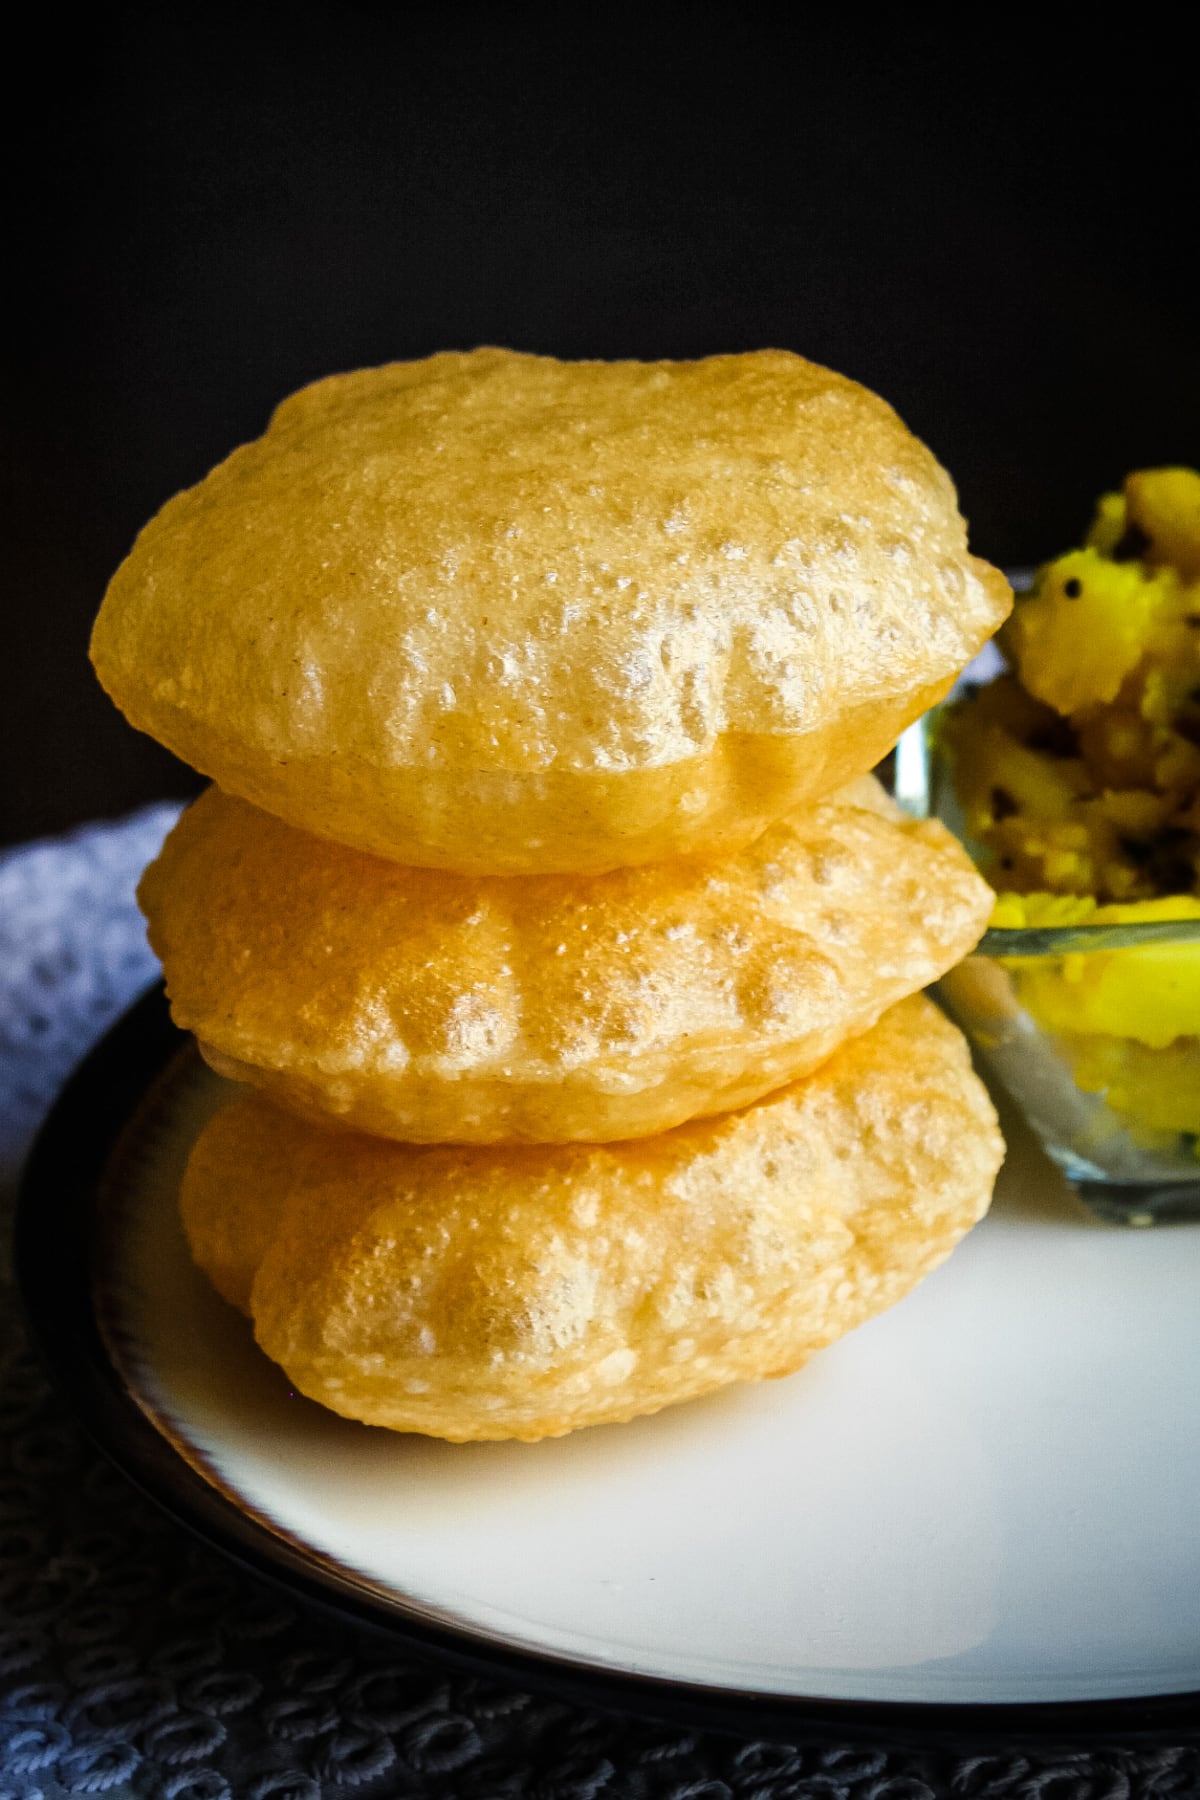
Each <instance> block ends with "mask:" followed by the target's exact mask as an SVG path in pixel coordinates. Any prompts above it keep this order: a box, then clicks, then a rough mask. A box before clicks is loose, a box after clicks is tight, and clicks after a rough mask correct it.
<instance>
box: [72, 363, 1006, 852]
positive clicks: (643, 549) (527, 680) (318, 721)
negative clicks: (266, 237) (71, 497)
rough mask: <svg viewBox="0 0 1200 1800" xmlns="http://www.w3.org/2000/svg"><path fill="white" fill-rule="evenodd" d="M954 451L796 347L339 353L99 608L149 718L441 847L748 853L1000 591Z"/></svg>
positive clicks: (989, 626)
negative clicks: (575, 357) (679, 355)
mask: <svg viewBox="0 0 1200 1800" xmlns="http://www.w3.org/2000/svg"><path fill="white" fill-rule="evenodd" d="M1010 604H1011V595H1010V594H1009V591H1008V588H1007V585H1006V584H1005V582H1004V581H1003V579H1002V578H1001V577H1000V576H999V575H998V574H997V573H996V571H995V570H993V569H990V568H989V567H988V566H987V564H985V563H981V562H979V561H978V560H976V559H975V558H973V557H971V556H969V555H968V554H967V550H966V538H965V529H964V526H963V523H962V520H961V519H960V517H959V514H958V512H957V508H956V504H955V496H954V490H953V488H952V486H951V483H950V480H949V478H948V477H947V476H946V474H945V473H944V471H943V470H942V469H941V468H940V467H939V466H938V464H937V463H936V462H935V461H934V459H933V457H932V456H931V455H930V454H929V452H928V451H927V450H926V449H925V448H924V446H923V445H921V444H920V443H919V442H918V441H917V440H916V439H915V438H914V437H912V436H911V434H910V433H909V432H908V431H907V430H906V429H905V428H904V426H903V425H902V424H901V423H900V421H899V420H898V419H897V418H896V416H895V414H894V413H893V412H892V411H891V409H890V408H889V407H888V406H886V405H885V404H884V402H883V401H881V400H879V399H877V398H876V397H875V396H874V395H873V394H870V393H868V392H867V391H866V390H865V389H863V388H861V387H858V386H857V385H856V384H855V383H853V382H850V381H847V380H845V379H844V378H843V377H841V376H838V375H835V374H832V373H830V372H829V371H828V370H825V369H821V368H818V367H816V366H815V365H813V364H811V363H808V362H805V361H804V360H803V359H802V358H800V357H797V356H793V355H791V354H790V353H787V352H783V351H763V352H758V353H754V354H749V355H743V356H724V357H713V358H710V359H708V360H706V361H702V362H695V363H648V364H643V363H599V362H592V363H570V364H567V363H560V362H557V361H555V360H553V359H552V358H544V357H534V356H525V355H517V354H514V353H511V352H508V351H502V350H482V351H475V352H472V353H467V354H447V355H441V356H435V357H432V358H430V359H428V360H427V361H425V362H418V363H395V364H391V365H389V366H387V367H384V368H382V369H370V370H363V371H361V372H359V373H357V374H352V375H344V376H335V377H333V378H331V379H329V380H327V381H322V382H318V383H317V384H316V385H315V386H313V387H310V388H307V389H304V390H303V391H302V392H300V393H299V394H297V395H295V396H293V397H292V398H291V399H290V400H287V401H285V402H284V404H283V405H282V406H281V407H280V408H279V410H278V412H277V413H276V415H275V417H274V419H273V420H272V422H271V426H270V429H269V430H268V432H267V433H266V435H265V436H264V437H263V438H261V439H259V440H258V441H257V442H255V443H252V444H248V445H245V446H244V447H243V448H241V449H239V450H237V451H235V452H234V454H233V455H232V456H231V457H229V459H228V460H227V461H226V462H224V463H222V464H221V465H220V466H219V467H218V468H217V469H215V470H213V472H212V473H211V474H210V475H209V476H208V477H207V479H206V480H204V481H203V482H201V483H200V484H199V486H198V487H195V488H193V489H191V490H189V491H188V492H186V493H183V494H180V495H178V496H177V497H176V498H175V499H173V500H172V501H170V502H169V503H168V504H167V506H166V507H164V509H163V510H162V512H161V513H160V514H159V515H158V517H157V518H155V519H154V520H152V521H151V523H150V524H149V525H148V526H147V527H146V529H145V530H144V531H143V532H142V534H141V536H140V537H139V539H138V541H137V544H136V545H135V547H134V549H133V552H132V553H131V555H130V556H129V558H128V559H127V560H126V562H125V563H124V564H123V565H122V567H121V568H120V569H119V570H118V572H117V575H116V576H115V577H114V580H113V583H112V586H111V588H110V590H109V593H108V596H107V598H106V600H105V603H104V606H103V608H102V610H101V613H100V617H99V619H98V621H97V624H96V629H95V634H94V637H93V643H92V655H93V659H94V661H95V664H96V668H97V671H98V673H99V675H100V679H101V681H102V682H103V683H104V685H105V687H106V688H107V689H108V691H109V693H110V694H111V695H112V697H113V698H114V700H115V701H116V702H117V704H118V705H119V706H120V707H122V709H123V710H124V711H125V712H126V714H127V715H128V717H129V718H130V719H131V720H132V722H133V723H134V724H136V725H138V726H140V727H141V728H142V729H143V730H145V731H148V732H150V733H151V734H152V735H154V736H155V737H157V738H159V739H161V741H162V742H163V743H165V744H167V745H168V746H169V747H170V748H171V749H172V750H174V751H176V752H177V753H178V754H179V755H181V756H183V757H184V758H185V759H186V760H187V761H189V762H191V763H193V764H195V765H196V767H198V768H200V769H202V770H204V771H205V772H206V773H208V774H209V775H211V776H213V777H215V779H216V780H217V781H218V782H220V784H221V785H222V786H223V787H225V788H226V789H228V790H229V791H230V792H233V793H236V794H240V795H241V796H243V797H244V798H246V799H248V800H251V801H254V802H255V803H257V804H258V805H260V806H263V807H265V808H266V809H267V810H268V811H271V812H274V813H277V814H278V815H279V816H280V817H282V818H285V819H288V820H290V821H291V822H292V823H293V824H296V825H300V826H303V827H306V828H307V829H309V830H311V831H314V832H317V833H320V834H321V835H324V836H326V837H330V838H333V839H335V840H337V841H339V842H344V843H347V844H351V845H355V846H357V847H359V848H361V849H365V850H370V851H374V852H376V853H377V854H380V855H383V856H389V857H392V858H393V859H395V860H397V861H400V862H406V863H412V864H420V865H425V866H433V867H445V868H451V869H463V870H468V871H471V870H475V871H480V872H486V873H500V874H503V873H517V872H522V871H535V872H536V871H539V870H543V871H568V872H569V871H580V870H589V869H590V870H596V869H604V868H612V867H618V866H625V865H628V864H633V863H640V862H648V861H654V860H659V859H661V858H664V857H668V856H671V855H676V854H680V853H691V852H695V851H702V850H711V851H726V850H729V849H732V848H734V847H736V846H738V845H740V844H742V843H746V842H749V841H750V839H751V838H752V837H753V836H754V835H756V833H757V832H759V831H760V830H761V829H762V828H763V827H764V826H765V825H766V824H767V823H769V822H770V820H771V819H773V818H777V817H779V816H781V815H782V814H783V813H784V812H786V811H788V810H789V809H790V808H791V807H793V806H795V805H796V804H798V803H799V802H800V801H801V800H803V799H805V798H806V797H811V796H816V795H819V794H821V793H825V792H828V791H830V790H831V789H832V788H834V787H836V786H838V785H840V784H841V783H842V782H844V781H846V780H848V779H850V778H851V777H853V776H854V775H856V774H859V773H861V772H863V771H864V770H865V769H867V768H869V767H870V766H871V765H872V763H873V762H875V761H876V760H878V757H879V756H880V755H882V753H883V752H884V750H885V749H886V748H887V747H888V746H889V745H890V744H891V743H892V742H893V741H894V740H895V738H896V736H897V735H898V733H899V731H900V730H901V729H902V728H903V727H904V726H905V725H906V724H907V723H908V722H909V721H910V720H911V719H912V718H914V717H915V716H916V715H917V714H918V713H919V712H920V711H921V710H923V708H924V707H925V706H926V705H928V704H929V703H930V702H931V701H932V700H933V699H935V698H937V697H938V696H939V695H940V694H941V693H942V692H943V691H944V690H945V688H946V687H947V686H948V685H949V683H950V681H951V680H952V678H953V676H954V675H955V673H956V672H957V671H958V670H959V669H960V668H961V667H962V665H963V664H964V663H965V662H966V661H967V660H968V659H969V658H970V657H971V656H972V655H973V654H974V652H975V651H976V650H977V649H978V648H979V647H980V645H981V644H982V643H983V642H984V640H985V639H986V638H987V637H988V636H990V634H991V633H992V632H993V631H994V630H995V628H996V627H997V625H998V624H999V623H1000V622H1001V620H1002V619H1003V618H1004V616H1005V614H1006V613H1007V611H1008V609H1009V606H1010Z"/></svg>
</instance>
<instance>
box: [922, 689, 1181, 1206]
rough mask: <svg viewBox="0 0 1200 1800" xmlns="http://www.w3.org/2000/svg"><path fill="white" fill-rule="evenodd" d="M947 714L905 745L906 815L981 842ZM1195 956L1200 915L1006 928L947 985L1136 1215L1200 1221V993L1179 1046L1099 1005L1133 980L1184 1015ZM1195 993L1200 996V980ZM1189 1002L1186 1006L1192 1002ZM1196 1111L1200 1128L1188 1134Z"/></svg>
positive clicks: (1041, 1120) (1082, 1181)
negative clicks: (953, 757) (1114, 1026)
mask: <svg viewBox="0 0 1200 1800" xmlns="http://www.w3.org/2000/svg"><path fill="white" fill-rule="evenodd" d="M997 661H998V659H997ZM991 672H992V671H991V670H990V669H986V670H985V671H980V673H991ZM974 673H975V671H972V674H974ZM952 698H953V697H952ZM942 710H943V709H942V708H941V707H938V708H935V709H934V711H933V712H931V713H928V714H926V716H925V717H924V718H923V719H920V720H918V722H917V723H916V724H915V725H913V726H911V727H910V728H909V730H908V731H906V732H905V734H904V736H903V737H902V738H901V740H900V742H899V744H898V745H897V747H896V758H895V776H894V784H895V794H896V799H897V801H898V802H899V804H900V805H901V806H903V807H904V808H905V810H906V811H908V812H910V813H913V814H914V815H916V816H917V817H919V818H937V819H940V820H941V821H942V822H943V824H945V825H946V826H948V827H949V829H950V830H951V831H953V832H954V833H955V835H956V836H957V837H958V838H960V839H961V840H962V841H963V842H964V843H965V844H966V847H967V849H968V850H970V849H972V848H973V846H972V845H971V844H970V842H969V840H968V839H967V837H966V833H965V831H964V829H963V821H962V813H961V810H960V808H959V806H958V803H957V799H956V796H955V792H954V781H953V768H952V766H951V762H950V758H949V756H948V753H947V752H946V750H945V749H944V747H943V745H942V742H941V733H940V732H939V728H938V727H939V718H940V715H941V712H942ZM1185 962H1186V963H1190V964H1191V969H1192V970H1193V971H1194V970H1195V969H1196V965H1197V963H1198V962H1200V919H1180V920H1165V921H1157V920H1156V921H1154V922H1148V923H1141V924H1126V925H1115V924H1114V925H1069V926H1055V927H1046V928H1036V929H1035V928H1027V929H1024V930H995V929H993V930H989V931H988V932H987V933H986V934H985V936H984V937H983V940H982V942H981V943H980V944H979V946H978V948H977V949H976V951H975V953H974V954H973V955H972V956H969V957H967V959H966V960H965V962H962V963H960V964H959V966H958V967H957V968H956V969H952V970H951V972H950V973H949V975H947V976H945V977H944V978H943V980H942V981H941V983H940V984H939V990H938V993H939V998H940V1000H941V1002H942V1004H943V1006H944V1007H945V1009H946V1011H947V1012H948V1013H949V1014H950V1016H951V1017H952V1018H953V1019H954V1021H955V1022H956V1024H958V1025H959V1027H960V1028H961V1029H962V1030H963V1031H964V1032H965V1033H966V1035H967V1037H968V1039H969V1040H970V1042H971V1045H972V1047H973V1049H974V1051H975V1054H976V1057H977V1058H978V1060H979V1062H980V1063H981V1064H982V1066H983V1068H984V1069H985V1071H986V1072H987V1073H988V1074H990V1075H991V1076H992V1077H993V1078H994V1079H995V1080H996V1081H998V1082H999V1084H1000V1085H1001V1086H1002V1087H1003V1088H1004V1089H1005V1090H1006V1091H1007V1092H1008V1093H1009V1094H1010V1095H1011V1097H1012V1099H1013V1100H1014V1101H1015V1102H1016V1104H1017V1106H1018V1107H1019V1108H1020V1109H1021V1111H1022V1112H1023V1114H1024V1116H1025V1118H1026V1119H1027V1121H1028V1122H1029V1125H1030V1127H1031V1128H1032V1130H1033V1131H1034V1133H1035V1134H1036V1136H1037V1137H1038V1139H1039V1141H1040V1142H1041V1144H1042V1147H1043V1149H1044V1150H1045V1151H1046V1154H1047V1155H1048V1156H1049V1157H1050V1158H1051V1160H1052V1161H1053V1162H1055V1163H1056V1164H1057V1165H1058V1167H1059V1168H1060V1169H1061V1170H1062V1172H1063V1174H1064V1175H1065V1176H1066V1179H1067V1181H1068V1182H1069V1183H1070V1185H1071V1186H1072V1188H1074V1190H1075V1192H1076V1193H1077V1194H1078V1195H1079V1197H1080V1199H1081V1200H1083V1201H1084V1203H1085V1204H1086V1205H1087V1206H1088V1207H1090V1208H1091V1210H1092V1211H1093V1212H1094V1213H1097V1214H1098V1215H1099V1216H1100V1217H1101V1218H1104V1219H1107V1220H1110V1221H1113V1222H1116V1223H1119V1224H1123V1225H1154V1224H1160V1223H1163V1222H1166V1221H1168V1220H1172V1221H1173V1220H1178V1219H1200V1000H1198V1002H1197V1009H1196V1018H1195V1022H1194V1029H1193V1030H1192V1031H1191V1032H1187V1033H1184V1034H1182V1035H1178V1036H1176V1037H1174V1038H1173V1039H1172V1040H1171V1041H1170V1042H1168V1043H1166V1044H1165V1045H1163V1044H1157V1043H1147V1042H1145V1041H1144V1037H1145V1032H1144V1030H1143V1032H1142V1034H1141V1035H1135V1034H1134V1033H1133V1032H1132V1031H1131V1033H1130V1035H1128V1036H1118V1035H1116V1034H1114V1033H1112V1032H1103V1031H1098V1030H1097V1029H1096V1028H1095V1025H1094V1023H1093V1020H1094V1017H1095V1013H1096V1011H1097V1010H1099V1009H1097V1008H1095V1007H1094V1006H1092V1005H1091V1004H1090V1002H1091V1001H1094V999H1095V997H1096V996H1097V994H1098V993H1101V992H1103V993H1104V994H1105V995H1106V996H1109V995H1112V994H1114V993H1116V992H1117V991H1118V990H1119V992H1120V995H1121V997H1122V998H1123V1003H1124V1007H1125V1011H1126V1013H1132V1015H1133V1019H1134V1021H1135V1022H1136V1020H1137V1016H1138V1013H1139V1009H1140V1011H1141V1014H1142V1016H1143V1017H1144V1018H1145V1019H1147V1020H1153V1018H1154V1016H1155V996H1156V995H1164V996H1168V997H1172V998H1171V1006H1172V1013H1173V1014H1176V1013H1177V1012H1178V1010H1179V999H1178V997H1179V995H1181V994H1182V995H1184V996H1186V993H1187V991H1188V989H1189V988H1190V987H1192V985H1193V979H1192V978H1190V975H1189V972H1188V971H1186V970H1185V968H1184V964H1185ZM1195 989H1196V992H1197V994H1200V979H1195ZM1182 1005H1183V1011H1184V1013H1185V1015H1186V1013H1187V1010H1188V1009H1187V1003H1186V998H1185V999H1184V1001H1183V1003H1182ZM1111 1010H1112V1009H1111V1007H1108V1008H1107V1011H1108V1013H1109V1014H1111ZM1160 1016H1161V1014H1160ZM1183 1022H1184V1023H1185V1024H1189V1025H1190V1024H1191V1023H1192V1021H1191V1019H1190V1018H1189V1017H1185V1018H1184V1021H1183ZM1159 1035H1161V1033H1158V1032H1155V1031H1154V1030H1153V1029H1152V1030H1151V1031H1150V1036H1151V1037H1156V1036H1159ZM1193 1106H1194V1109H1195V1110H1194V1113H1193V1111H1192V1108H1193ZM1192 1117H1194V1118H1195V1129H1192V1130H1181V1129H1180V1128H1179V1126H1180V1123H1181V1122H1182V1120H1183V1119H1187V1120H1188V1121H1190V1119H1191V1118H1192Z"/></svg>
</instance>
